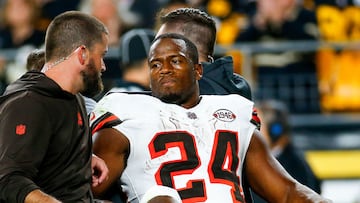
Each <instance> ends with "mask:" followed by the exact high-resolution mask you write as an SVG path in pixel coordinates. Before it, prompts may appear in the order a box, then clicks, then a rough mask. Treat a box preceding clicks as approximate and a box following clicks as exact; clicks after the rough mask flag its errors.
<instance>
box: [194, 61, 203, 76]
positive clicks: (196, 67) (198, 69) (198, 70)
mask: <svg viewBox="0 0 360 203" xmlns="http://www.w3.org/2000/svg"><path fill="white" fill-rule="evenodd" d="M194 70H195V74H196V79H197V80H200V79H201V78H202V75H203V66H202V64H201V63H197V64H194Z"/></svg>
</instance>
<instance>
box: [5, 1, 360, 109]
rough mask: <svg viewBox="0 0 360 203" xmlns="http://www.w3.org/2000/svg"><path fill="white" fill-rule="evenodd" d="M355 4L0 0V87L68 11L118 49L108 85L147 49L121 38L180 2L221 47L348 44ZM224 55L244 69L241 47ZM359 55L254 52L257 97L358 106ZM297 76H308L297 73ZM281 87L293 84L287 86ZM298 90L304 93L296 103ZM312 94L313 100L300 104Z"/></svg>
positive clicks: (355, 29)
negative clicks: (207, 19) (213, 31)
mask: <svg viewBox="0 0 360 203" xmlns="http://www.w3.org/2000/svg"><path fill="white" fill-rule="evenodd" d="M359 4H360V1H359V0H272V1H269V0H157V1H156V0H154V1H149V0H0V92H2V91H3V90H4V89H5V87H6V86H7V84H9V83H10V82H12V81H14V80H15V79H16V78H18V77H19V76H20V75H21V74H22V73H24V72H25V71H26V66H25V64H26V58H27V56H28V54H29V53H30V52H31V51H32V50H34V49H41V48H42V46H43V43H44V38H45V31H46V28H47V26H48V24H49V22H50V21H51V20H52V19H53V18H54V17H55V16H56V15H58V14H59V13H62V12H64V11H68V10H81V11H84V12H87V13H91V14H92V15H94V16H96V17H97V18H98V19H99V20H101V21H102V22H104V24H105V25H106V26H107V27H108V29H109V31H110V41H109V44H110V46H112V47H115V48H118V49H119V50H121V51H120V53H119V56H120V57H119V58H109V59H108V60H107V61H106V63H107V68H108V70H107V72H105V73H104V82H105V85H106V88H107V90H110V89H111V88H113V87H114V86H116V84H118V83H119V80H120V81H121V80H122V79H123V74H124V69H125V68H124V66H125V65H124V63H122V62H121V60H122V55H124V54H125V53H126V54H128V59H127V60H130V62H132V60H133V59H134V60H135V59H137V57H138V55H139V53H140V55H144V54H142V53H144V52H145V53H146V50H145V49H142V48H141V47H140V48H139V47H137V45H136V44H137V43H135V44H134V45H132V46H131V47H130V46H127V48H126V49H125V50H124V49H122V48H120V46H121V42H122V37H123V36H124V34H125V33H127V32H129V31H131V30H134V29H147V30H153V31H154V32H156V29H157V22H156V16H157V14H158V13H159V12H167V11H170V10H173V9H175V8H179V7H195V8H200V9H201V10H204V11H206V12H207V13H209V14H210V15H211V16H213V17H214V18H215V19H216V22H217V29H218V34H217V44H218V45H224V46H227V45H233V44H237V43H240V44H241V43H245V42H257V43H260V42H277V41H295V40H296V41H301V40H314V41H320V42H348V41H357V40H359V38H360V7H358V6H359ZM136 36H138V37H139V36H140V38H141V36H142V35H141V34H139V35H136ZM125 47H126V46H125ZM11 49H16V54H15V56H14V57H13V58H12V59H11V60H9V58H8V57H7V56H6V55H1V53H6V50H11ZM137 49H139V51H135V52H134V51H133V52H131V51H130V50H137ZM226 54H228V55H232V56H233V58H234V62H235V72H237V73H240V74H241V72H242V66H241V64H242V60H243V56H242V53H241V52H240V51H239V50H231V51H229V52H228V53H226ZM358 55H359V52H358V51H354V50H350V51H349V50H340V51H339V49H336V48H333V47H331V46H329V47H322V48H321V49H318V50H316V51H314V52H310V53H302V52H296V51H291V50H290V51H286V52H281V53H274V52H271V53H259V54H256V56H254V61H253V68H254V69H255V70H256V71H255V72H256V76H254V77H255V78H257V81H258V84H257V87H258V88H257V89H258V90H259V91H258V92H257V94H256V95H257V97H258V98H259V99H268V97H277V98H278V99H279V98H280V99H282V100H285V102H287V104H288V105H289V106H290V109H291V111H292V112H294V113H298V112H320V111H346V110H359V109H360V88H358V87H360V80H359V79H358V78H357V77H359V76H358V75H360V74H357V71H360V69H359V70H358V69H354V68H353V67H354V66H356V64H357V63H360V61H359V60H360V57H358ZM145 56H146V54H145ZM298 74H303V75H304V74H305V76H304V78H300V79H299V78H298V76H296V75H298ZM139 75H140V74H139ZM141 75H143V74H141ZM145 75H146V74H145ZM284 75H285V76H287V79H288V80H289V81H288V82H285V83H276V84H273V83H271V84H272V85H273V86H277V87H276V88H277V89H280V92H281V94H278V95H277V94H276V93H271V92H270V90H269V89H267V87H268V86H269V83H268V82H267V81H271V82H273V81H285V80H286V78H284V77H283V76H284ZM295 76H296V77H295ZM308 76H309V77H308ZM308 78H310V79H311V78H315V82H314V81H313V80H312V79H311V80H309V81H310V82H306V81H307V80H308ZM297 80H300V82H298V83H296V81H297ZM304 81H305V82H304ZM311 81H312V82H311ZM271 84H270V85H271ZM296 84H301V85H302V86H304V87H305V89H304V92H301V91H300V90H297V93H296V95H295V94H294V92H296V91H295V88H296V87H295V86H296ZM283 85H288V86H291V85H293V86H294V88H293V89H292V88H288V89H285V90H284V88H283V89H281V88H282V86H283ZM143 86H144V85H143ZM147 88H148V87H144V89H147ZM299 91H300V93H299ZM298 95H301V97H302V98H305V99H304V100H301V101H300V100H299V96H298ZM306 98H308V100H311V101H307V100H306ZM313 100H316V102H315V104H314V105H308V106H305V105H304V103H311V102H313ZM344 104H346V105H345V106H344Z"/></svg>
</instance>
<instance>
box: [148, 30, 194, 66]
mask: <svg viewBox="0 0 360 203" xmlns="http://www.w3.org/2000/svg"><path fill="white" fill-rule="evenodd" d="M165 38H170V39H178V40H182V41H184V42H185V46H186V54H187V55H188V56H187V57H189V58H190V60H191V61H192V62H193V64H198V63H199V54H198V50H197V48H196V46H195V44H194V43H193V42H192V41H190V40H189V39H188V38H186V37H185V36H183V35H180V34H175V33H165V34H162V35H159V36H158V37H156V38H155V39H154V41H153V43H155V42H156V41H158V40H159V39H165Z"/></svg>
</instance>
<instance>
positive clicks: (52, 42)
mask: <svg viewBox="0 0 360 203" xmlns="http://www.w3.org/2000/svg"><path fill="white" fill-rule="evenodd" d="M104 33H105V34H108V33H109V32H108V30H107V28H106V27H105V25H104V24H103V23H102V22H100V21H99V20H98V19H97V18H95V17H93V16H91V15H89V14H85V13H82V12H80V11H67V12H64V13H62V14H60V15H58V16H56V17H55V18H54V20H53V21H52V22H51V23H50V25H49V26H48V28H47V32H46V37H45V58H46V61H49V60H51V59H54V58H61V57H66V56H68V55H69V54H70V53H71V52H73V51H74V49H76V48H77V47H79V46H81V45H85V46H86V47H87V48H89V49H91V48H92V47H93V45H94V44H95V43H98V42H101V41H102V40H103V34H104Z"/></svg>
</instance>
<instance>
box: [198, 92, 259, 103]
mask: <svg viewBox="0 0 360 203" xmlns="http://www.w3.org/2000/svg"><path fill="white" fill-rule="evenodd" d="M202 97H204V98H209V99H212V100H224V101H234V100H239V101H243V102H245V103H249V104H252V103H253V102H252V101H251V100H248V99H247V98H245V97H243V96H241V95H238V94H226V95H202Z"/></svg>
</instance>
